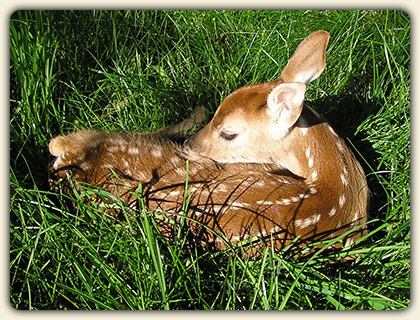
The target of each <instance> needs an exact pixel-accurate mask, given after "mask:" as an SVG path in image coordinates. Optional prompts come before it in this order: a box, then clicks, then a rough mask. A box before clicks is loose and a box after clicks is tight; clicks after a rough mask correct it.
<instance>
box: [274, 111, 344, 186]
mask: <svg viewBox="0 0 420 320" xmlns="http://www.w3.org/2000/svg"><path fill="white" fill-rule="evenodd" d="M284 147H286V148H284ZM282 149H283V150H284V154H280V155H279V164H280V165H282V166H283V167H286V168H287V169H289V170H290V171H291V172H293V173H294V174H296V175H298V176H300V177H302V178H305V179H306V181H307V182H308V184H310V185H317V186H319V187H321V186H327V187H329V186H331V185H335V186H343V185H344V186H345V185H346V184H348V180H349V168H348V159H347V157H348V153H349V151H348V149H347V147H346V146H345V144H344V142H343V141H342V140H341V139H340V138H339V137H338V136H337V134H336V133H335V132H334V130H333V129H332V128H331V127H330V126H329V125H328V123H327V122H326V121H325V120H324V119H323V118H322V117H321V116H320V115H319V114H318V113H317V112H316V111H314V110H313V109H311V108H310V107H307V106H305V107H304V109H303V112H302V115H301V116H300V118H299V119H298V121H297V122H296V124H295V126H294V127H293V129H292V130H291V132H290V134H289V136H288V137H287V142H286V143H285V144H284V145H283V148H282Z"/></svg>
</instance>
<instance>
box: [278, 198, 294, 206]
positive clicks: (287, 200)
mask: <svg viewBox="0 0 420 320" xmlns="http://www.w3.org/2000/svg"><path fill="white" fill-rule="evenodd" d="M276 203H277V204H282V205H289V204H290V203H291V201H290V199H282V200H277V201H276Z"/></svg>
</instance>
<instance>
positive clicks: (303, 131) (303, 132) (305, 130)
mask: <svg viewBox="0 0 420 320" xmlns="http://www.w3.org/2000/svg"><path fill="white" fill-rule="evenodd" d="M300 132H302V134H303V135H306V134H307V133H308V128H300Z"/></svg>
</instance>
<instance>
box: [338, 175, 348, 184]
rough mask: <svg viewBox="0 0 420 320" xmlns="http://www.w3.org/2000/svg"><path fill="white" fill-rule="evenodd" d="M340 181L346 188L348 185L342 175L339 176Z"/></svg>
mask: <svg viewBox="0 0 420 320" xmlns="http://www.w3.org/2000/svg"><path fill="white" fill-rule="evenodd" d="M340 179H341V182H342V183H343V185H345V186H347V185H348V184H349V182H348V181H347V179H346V177H345V176H344V174H342V173H341V174H340Z"/></svg>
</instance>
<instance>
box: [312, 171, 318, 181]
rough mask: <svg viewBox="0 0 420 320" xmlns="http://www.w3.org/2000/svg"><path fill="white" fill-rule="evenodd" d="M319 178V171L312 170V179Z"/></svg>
mask: <svg viewBox="0 0 420 320" xmlns="http://www.w3.org/2000/svg"><path fill="white" fill-rule="evenodd" d="M317 178H318V172H317V171H316V170H314V171H312V174H311V180H312V181H315V180H316V179H317Z"/></svg>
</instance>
